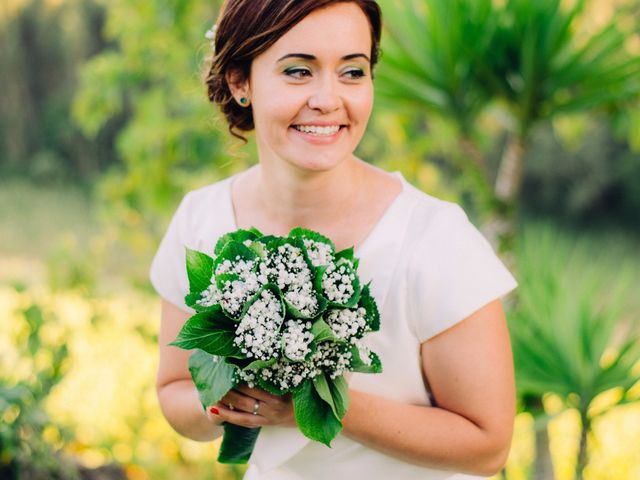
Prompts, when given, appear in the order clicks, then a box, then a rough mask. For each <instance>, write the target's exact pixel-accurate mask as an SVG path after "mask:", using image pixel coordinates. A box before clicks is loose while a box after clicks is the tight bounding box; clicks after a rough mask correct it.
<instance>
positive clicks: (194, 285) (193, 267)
mask: <svg viewBox="0 0 640 480" xmlns="http://www.w3.org/2000/svg"><path fill="white" fill-rule="evenodd" d="M185 249H186V252H185V257H186V261H187V277H189V290H190V292H191V293H198V294H199V293H200V292H202V291H204V290H206V289H207V288H209V285H211V276H212V274H213V259H212V258H211V257H210V256H209V255H205V254H204V253H202V252H198V251H197V250H191V249H190V248H188V247H185Z"/></svg>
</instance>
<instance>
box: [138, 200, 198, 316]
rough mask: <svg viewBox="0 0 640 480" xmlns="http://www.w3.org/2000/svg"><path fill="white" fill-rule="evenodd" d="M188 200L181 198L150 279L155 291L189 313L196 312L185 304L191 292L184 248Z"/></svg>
mask: <svg viewBox="0 0 640 480" xmlns="http://www.w3.org/2000/svg"><path fill="white" fill-rule="evenodd" d="M188 197H189V194H187V195H186V196H185V197H184V198H183V199H182V202H180V205H179V206H178V209H177V210H176V212H175V213H174V215H173V218H172V219H171V222H170V223H169V227H168V228H167V231H166V233H165V235H164V237H163V238H162V241H161V242H160V246H159V247H158V250H157V252H156V255H155V257H154V258H153V261H152V262H151V269H150V271H149V279H150V280H151V284H152V285H153V288H154V289H155V290H156V292H158V294H159V295H160V296H161V297H162V298H164V299H166V300H168V301H169V302H171V303H172V304H174V305H175V306H176V307H178V308H180V309H182V310H184V311H186V312H189V313H193V309H191V308H189V307H187V305H186V304H185V302H184V297H185V295H187V293H189V280H188V278H187V270H186V263H185V246H186V245H187V243H188V242H187V239H186V238H185V234H186V232H187V231H188V228H187V220H188V218H187V217H188V215H187V210H188V203H189V199H188Z"/></svg>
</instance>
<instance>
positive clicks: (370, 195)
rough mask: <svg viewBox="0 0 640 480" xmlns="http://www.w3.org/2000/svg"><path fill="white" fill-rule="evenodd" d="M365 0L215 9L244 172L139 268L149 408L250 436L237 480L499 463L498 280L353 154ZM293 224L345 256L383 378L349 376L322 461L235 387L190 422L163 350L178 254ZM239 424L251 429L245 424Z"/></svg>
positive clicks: (469, 237)
mask: <svg viewBox="0 0 640 480" xmlns="http://www.w3.org/2000/svg"><path fill="white" fill-rule="evenodd" d="M379 41H380V12H379V8H378V6H377V4H376V3H375V1H373V0H352V1H344V0H343V1H331V0H300V1H295V2H294V1H290V0H229V1H227V2H226V4H225V6H224V7H223V11H222V13H221V16H220V19H219V22H218V25H217V31H216V34H215V56H214V60H213V63H212V66H211V71H210V74H209V76H208V78H207V84H208V89H209V98H210V99H211V100H212V101H214V102H216V103H218V104H220V105H221V107H222V111H223V112H224V114H225V116H226V118H227V120H228V122H229V125H230V130H231V132H232V133H233V134H234V135H236V136H241V133H242V132H245V131H251V130H253V129H255V135H256V143H257V147H258V155H259V163H258V165H256V166H254V167H252V168H250V169H248V170H246V171H244V172H241V173H239V174H236V175H234V176H232V177H230V178H227V179H225V180H222V181H220V182H217V183H214V184H213V185H209V186H207V187H204V188H201V189H199V190H196V191H193V192H190V193H189V194H187V195H186V196H185V198H184V199H183V201H182V203H181V204H180V207H179V208H178V211H177V212H176V214H175V216H174V218H173V220H172V222H171V224H170V226H169V229H168V231H167V234H166V235H165V237H164V239H163V240H162V243H161V246H160V248H159V250H158V253H157V255H156V257H155V259H154V262H153V265H152V269H151V279H152V282H153V284H154V286H155V288H156V290H157V291H158V293H159V294H160V295H161V296H162V297H163V303H162V323H161V331H160V338H159V342H160V366H159V371H158V382H157V388H158V397H159V400H160V404H161V407H162V410H163V412H164V415H165V416H166V418H167V420H168V421H169V423H170V424H171V425H172V426H173V428H174V429H175V430H176V431H177V432H179V433H181V434H182V435H185V436H187V437H189V438H192V439H195V440H202V441H206V440H213V439H215V438H218V437H219V436H220V435H221V434H222V428H221V427H220V424H221V423H222V422H230V423H234V424H237V425H243V426H249V427H253V426H262V427H263V428H262V431H261V433H260V436H259V437H258V443H257V445H256V448H255V450H254V453H253V456H252V457H251V460H250V462H249V464H250V465H249V470H248V471H247V474H246V476H245V478H246V479H252V480H253V479H261V480H265V479H302V478H305V479H307V478H309V479H316V478H317V479H324V478H327V477H329V476H330V475H331V476H333V477H334V478H338V479H342V478H367V479H387V478H391V477H394V478H398V479H418V478H419V479H444V478H447V479H469V478H478V476H489V475H492V474H494V473H496V472H497V471H499V470H500V468H501V467H502V466H503V465H504V463H505V461H506V457H507V454H508V451H509V446H510V440H511V435H512V427H513V417H514V396H515V395H514V381H513V369H512V361H511V351H510V345H509V338H508V333H507V329H506V326H505V319H504V313H503V309H502V305H501V302H500V297H501V296H503V295H505V294H506V293H508V292H509V291H511V290H512V289H513V288H514V287H515V286H516V282H515V280H514V279H513V277H512V276H511V275H510V274H509V272H508V271H507V270H506V269H505V268H504V266H503V265H502V264H501V262H500V261H499V260H498V259H497V258H496V256H495V254H494V253H493V251H492V250H491V248H490V246H489V245H488V243H487V242H486V240H485V239H484V238H483V237H482V236H481V235H480V234H479V232H478V231H477V229H475V227H473V226H472V225H471V224H470V223H469V221H468V219H467V217H466V215H465V214H464V212H463V211H462V209H461V208H460V207H458V206H457V205H455V204H453V203H450V202H445V201H442V200H439V199H436V198H434V197H431V196H429V195H427V194H425V193H423V192H421V191H419V190H417V189H416V188H415V187H413V186H412V185H410V184H408V183H407V182H406V180H405V179H404V178H403V177H402V175H401V174H400V173H399V172H394V173H391V174H390V173H387V172H385V171H382V170H380V169H378V168H376V167H373V166H371V165H369V164H367V163H365V162H363V161H362V160H360V159H358V158H356V157H355V156H354V154H353V152H354V150H355V149H356V146H357V145H358V143H359V142H360V139H361V138H362V136H363V134H364V131H365V128H366V125H367V121H368V119H369V116H370V113H371V109H372V104H373V83H372V76H373V67H374V66H375V64H376V62H377V57H378V46H379ZM251 226H254V227H256V228H258V229H259V230H260V231H262V232H263V233H267V234H274V235H283V236H284V235H286V234H287V233H288V232H289V231H290V230H291V228H293V227H294V226H302V227H305V228H310V229H313V230H316V231H319V232H322V233H323V234H324V235H326V236H328V237H330V238H332V239H333V241H334V243H335V244H336V248H337V249H338V250H340V249H343V248H347V247H349V246H352V245H354V246H355V248H356V251H355V253H356V256H357V257H358V258H360V268H359V274H360V276H361V278H363V281H364V282H366V281H368V280H369V279H371V280H372V283H371V287H372V294H373V295H374V297H375V298H376V301H377V302H378V305H379V307H380V312H381V323H382V326H381V329H380V331H379V332H376V333H374V334H369V338H368V339H367V343H368V345H369V346H370V347H371V348H372V349H373V350H374V351H375V352H377V353H378V354H379V355H380V358H381V360H382V365H383V370H384V371H383V373H381V374H377V375H371V374H367V375H365V374H353V375H352V377H350V382H349V387H350V391H349V393H350V397H351V403H350V407H349V409H348V411H347V414H346V416H345V418H344V421H343V424H344V429H343V431H342V433H341V434H340V435H339V436H338V437H337V438H336V439H335V440H334V442H333V444H332V448H331V449H329V448H327V447H326V446H324V445H322V444H319V443H317V442H312V441H309V440H308V439H306V437H304V436H302V434H301V433H300V432H299V431H298V429H297V428H296V423H295V418H294V415H293V409H292V404H291V400H290V398H288V397H277V396H274V395H270V394H268V393H266V392H264V391H261V390H259V389H256V388H249V387H248V386H239V387H237V388H236V389H235V390H233V391H231V392H229V393H228V394H227V395H226V396H225V397H224V398H223V399H222V401H221V402H220V403H218V404H217V405H211V406H210V408H208V409H207V411H206V412H203V411H202V408H201V406H200V403H199V400H198V396H197V393H196V390H195V387H194V385H193V383H192V381H191V378H190V375H189V372H188V369H187V359H188V356H189V353H188V352H185V351H183V350H180V349H178V348H175V347H169V346H167V344H168V343H169V342H170V341H171V340H173V339H174V338H175V337H176V335H177V333H178V331H179V330H180V327H181V325H182V324H183V323H184V322H185V321H186V319H187V318H188V317H189V316H190V312H189V309H188V308H187V307H186V306H185V304H184V302H183V298H184V295H185V293H186V292H187V289H188V286H187V279H186V274H185V271H184V270H185V266H184V265H185V264H184V246H185V245H186V246H188V247H190V248H195V249H198V250H201V251H212V250H213V245H214V243H213V242H215V240H216V239H217V238H218V237H219V236H220V235H222V234H224V233H227V232H229V231H232V230H235V229H237V228H249V227H251ZM254 412H256V414H254Z"/></svg>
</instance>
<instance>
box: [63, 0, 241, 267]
mask: <svg viewBox="0 0 640 480" xmlns="http://www.w3.org/2000/svg"><path fill="white" fill-rule="evenodd" d="M219 3H220V2H177V1H171V2H167V1H162V0H151V1H149V0H144V1H142V0H136V1H130V0H114V1H108V2H107V1H103V2H102V4H103V6H104V8H105V11H106V15H107V20H106V25H105V31H104V35H105V37H106V38H107V39H108V40H109V41H111V42H112V43H113V44H114V45H115V47H114V48H110V49H107V50H104V51H103V52H101V53H100V54H99V55H97V56H95V57H93V58H92V59H90V60H89V61H88V62H87V63H86V64H85V65H84V67H83V69H82V71H81V85H80V89H79V91H78V92H77V95H76V97H75V101H74V108H73V113H74V118H75V120H76V122H77V123H78V124H79V125H80V127H81V128H82V129H83V131H84V132H85V134H86V135H88V136H95V135H98V134H99V132H100V131H101V129H103V128H105V126H106V125H107V124H108V122H109V121H110V120H111V119H113V118H115V117H117V116H118V115H121V114H122V113H123V112H126V115H127V117H128V121H127V123H126V125H125V126H124V128H123V129H122V130H121V131H120V133H119V135H118V137H117V139H116V150H117V153H118V155H119V156H120V157H121V159H122V161H123V163H124V165H123V166H122V167H121V168H116V169H113V170H112V171H111V172H110V173H109V174H108V175H107V176H106V177H105V178H104V179H103V180H102V181H101V185H100V192H101V197H102V199H103V200H104V202H103V203H104V204H105V205H106V210H107V212H106V213H107V218H109V219H111V220H115V221H116V222H117V223H119V225H118V227H119V228H118V232H117V233H118V235H119V236H120V237H121V238H124V239H125V240H126V241H127V242H128V244H129V245H130V246H134V247H136V249H137V251H138V254H142V255H146V256H147V257H148V256H149V255H150V254H151V252H153V251H155V246H156V242H157V240H158V238H159V237H160V235H161V233H162V231H164V229H165V227H166V220H167V217H168V216H169V215H170V214H171V213H172V212H173V211H174V210H175V208H176V206H177V203H178V200H179V198H180V197H181V196H182V195H183V194H184V192H185V191H187V190H189V189H191V188H195V187H197V186H201V185H202V184H203V182H205V181H206V182H211V181H214V180H215V179H216V178H222V177H225V176H227V175H228V174H229V173H230V172H231V171H232V170H233V169H235V168H238V166H237V165H235V164H234V159H233V158H232V156H231V155H230V154H229V150H230V149H229V142H228V141H227V140H226V137H228V135H227V133H226V132H225V131H224V129H223V128H222V127H221V125H222V123H223V122H222V119H221V117H220V115H217V108H214V107H213V106H212V105H210V104H209V103H208V100H207V96H206V89H205V86H204V83H203V81H202V79H201V73H202V70H203V69H204V68H205V67H206V56H207V54H208V53H209V52H210V44H209V41H208V40H206V39H205V37H204V33H205V32H206V30H207V29H209V28H210V27H211V24H212V23H213V22H214V21H215V20H216V14H217V11H218V8H217V7H218V6H219ZM218 125H220V128H217V127H218ZM243 161H244V160H240V162H241V163H242V162H243ZM236 163H237V160H236ZM144 275H145V277H146V272H145V273H144Z"/></svg>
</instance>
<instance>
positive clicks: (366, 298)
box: [358, 282, 380, 332]
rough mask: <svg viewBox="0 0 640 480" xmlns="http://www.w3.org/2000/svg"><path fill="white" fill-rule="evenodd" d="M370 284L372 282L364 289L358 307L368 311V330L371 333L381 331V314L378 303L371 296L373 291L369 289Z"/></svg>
mask: <svg viewBox="0 0 640 480" xmlns="http://www.w3.org/2000/svg"><path fill="white" fill-rule="evenodd" d="M370 284H371V282H369V283H367V284H366V285H365V286H364V287H362V293H361V294H360V300H359V301H358V305H359V306H360V307H363V308H364V309H365V310H366V311H367V315H366V320H367V329H368V330H369V331H370V332H377V331H378V330H380V312H379V311H378V304H377V303H376V300H375V299H374V298H373V296H372V295H371V291H370V289H369V285H370Z"/></svg>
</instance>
